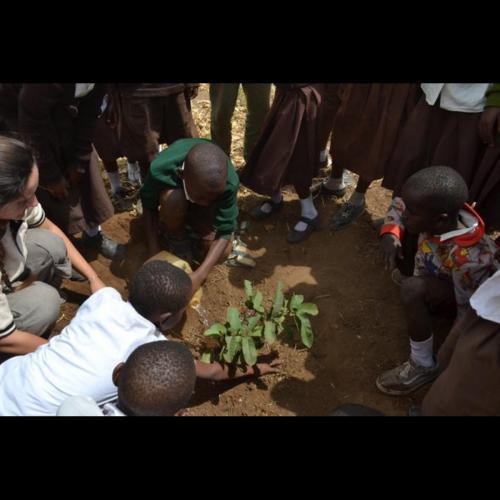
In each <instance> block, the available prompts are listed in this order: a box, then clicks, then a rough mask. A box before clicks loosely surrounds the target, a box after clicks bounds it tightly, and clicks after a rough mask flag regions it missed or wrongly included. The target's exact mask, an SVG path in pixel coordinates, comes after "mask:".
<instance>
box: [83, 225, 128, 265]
mask: <svg viewBox="0 0 500 500" xmlns="http://www.w3.org/2000/svg"><path fill="white" fill-rule="evenodd" d="M82 243H83V245H84V246H85V247H87V248H90V249H92V250H96V251H97V252H99V253H100V254H101V255H102V256H104V257H106V258H107V259H111V260H114V261H121V260H124V259H125V257H126V255H127V247H126V246H125V245H122V244H121V243H118V242H117V241H114V240H112V239H111V238H109V237H108V236H106V235H105V234H103V233H102V232H99V233H98V234H97V235H96V236H92V237H90V236H88V235H87V234H85V233H83V236H82Z"/></svg>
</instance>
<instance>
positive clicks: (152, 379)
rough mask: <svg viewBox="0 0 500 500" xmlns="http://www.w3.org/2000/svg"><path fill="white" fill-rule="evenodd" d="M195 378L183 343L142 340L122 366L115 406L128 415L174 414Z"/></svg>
mask: <svg viewBox="0 0 500 500" xmlns="http://www.w3.org/2000/svg"><path fill="white" fill-rule="evenodd" d="M195 381H196V370H195V364H194V358H193V356H192V355H191V353H190V351H189V349H188V348H187V347H186V346H185V345H184V344H181V343H179V342H172V341H157V342H150V343H148V344H143V345H141V346H140V347H138V348H137V349H135V350H134V351H133V352H132V354H131V355H130V356H129V358H128V359H127V362H126V363H125V365H124V367H123V368H122V371H121V373H120V379H119V382H118V406H119V407H120V409H121V410H122V411H123V412H124V413H126V414H127V415H130V416H169V415H175V413H177V412H178V411H179V410H181V409H182V408H185V407H186V405H187V404H188V402H189V400H190V399H191V396H192V394H193V391H194V385H195Z"/></svg>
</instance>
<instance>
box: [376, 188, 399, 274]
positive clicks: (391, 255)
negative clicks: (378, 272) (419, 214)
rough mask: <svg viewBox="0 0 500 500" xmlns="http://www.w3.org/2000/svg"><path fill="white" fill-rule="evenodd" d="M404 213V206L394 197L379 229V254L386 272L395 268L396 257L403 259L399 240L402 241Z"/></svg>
mask: <svg viewBox="0 0 500 500" xmlns="http://www.w3.org/2000/svg"><path fill="white" fill-rule="evenodd" d="M404 211H405V205H404V202H403V200H402V199H401V198H399V197H394V198H393V199H392V201H391V204H390V206H389V210H388V211H387V213H386V215H385V218H384V224H383V225H382V227H381V229H380V236H381V237H382V240H381V242H380V253H381V256H382V260H383V262H384V267H385V269H387V270H392V269H394V267H395V266H396V257H397V258H399V259H402V258H403V254H402V250H401V240H402V239H403V234H404V226H403V223H402V222H401V217H402V215H403V212H404Z"/></svg>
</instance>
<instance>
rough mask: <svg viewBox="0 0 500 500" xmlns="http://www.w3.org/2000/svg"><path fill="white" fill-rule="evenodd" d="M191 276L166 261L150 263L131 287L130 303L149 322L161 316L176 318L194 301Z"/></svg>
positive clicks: (144, 267)
mask: <svg viewBox="0 0 500 500" xmlns="http://www.w3.org/2000/svg"><path fill="white" fill-rule="evenodd" d="M191 288H192V282H191V278H190V277H189V275H188V274H187V273H186V272H185V271H183V270H182V269H179V268H178V267H175V266H173V265H172V264H170V263H169V262H166V261H164V260H152V261H149V262H146V264H144V265H143V266H141V267H140V269H139V270H138V271H137V273H136V274H135V276H134V277H133V278H132V281H131V283H130V293H129V299H128V300H129V302H130V303H131V304H132V306H133V307H134V309H135V310H136V311H137V312H138V313H139V314H140V315H141V316H144V317H145V318H147V319H149V318H151V316H153V315H154V314H157V313H172V314H175V313H177V312H179V311H180V310H182V309H184V308H185V307H186V306H187V304H188V302H189V299H190V297H191Z"/></svg>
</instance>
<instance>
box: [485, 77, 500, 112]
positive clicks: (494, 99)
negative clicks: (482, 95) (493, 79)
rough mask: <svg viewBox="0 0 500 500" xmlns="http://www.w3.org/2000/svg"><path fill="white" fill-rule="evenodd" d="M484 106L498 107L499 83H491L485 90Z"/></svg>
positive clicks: (499, 101) (499, 104)
mask: <svg viewBox="0 0 500 500" xmlns="http://www.w3.org/2000/svg"><path fill="white" fill-rule="evenodd" d="M485 107H486V108H492V107H495V108H499V107H500V83H492V84H491V85H490V86H489V87H488V90H487V91H486V105H485Z"/></svg>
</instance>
